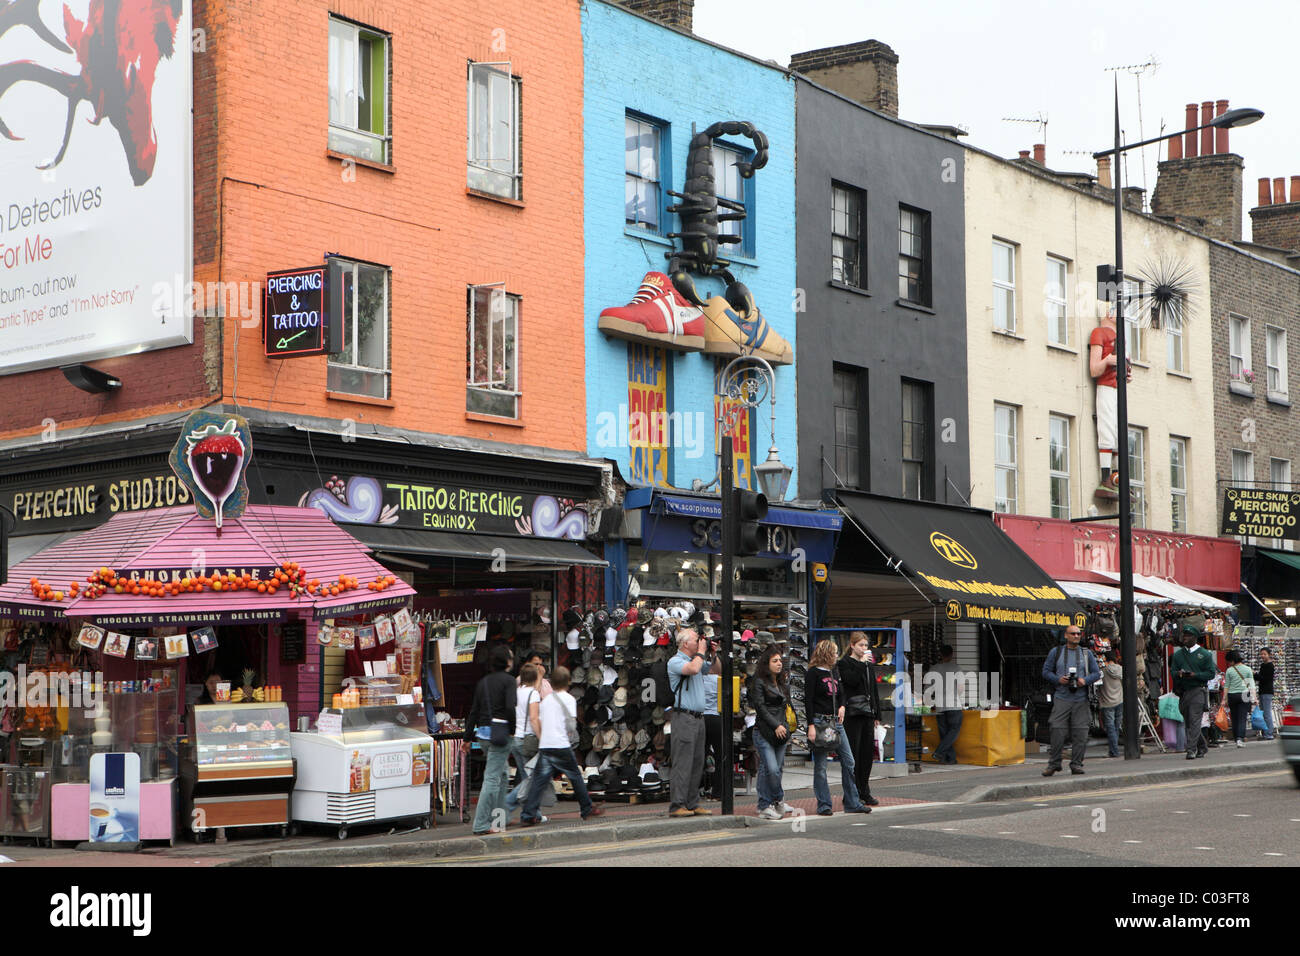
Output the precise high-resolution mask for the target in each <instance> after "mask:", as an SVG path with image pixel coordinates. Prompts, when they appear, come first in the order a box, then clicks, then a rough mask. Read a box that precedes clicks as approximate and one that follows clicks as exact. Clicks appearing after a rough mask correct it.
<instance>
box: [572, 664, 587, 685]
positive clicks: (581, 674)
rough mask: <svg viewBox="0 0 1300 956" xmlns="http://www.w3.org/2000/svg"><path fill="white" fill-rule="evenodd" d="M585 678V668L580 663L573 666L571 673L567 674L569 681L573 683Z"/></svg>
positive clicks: (580, 681) (579, 682) (578, 682)
mask: <svg viewBox="0 0 1300 956" xmlns="http://www.w3.org/2000/svg"><path fill="white" fill-rule="evenodd" d="M586 679H587V670H586V668H585V667H583V666H582V665H578V666H577V667H575V668H574V669H573V673H572V674H570V675H569V681H570V682H571V683H574V684H581V683H582V682H583V681H584V680H586Z"/></svg>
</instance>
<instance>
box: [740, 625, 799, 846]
mask: <svg viewBox="0 0 1300 956" xmlns="http://www.w3.org/2000/svg"><path fill="white" fill-rule="evenodd" d="M787 683H788V682H787V679H786V675H785V670H784V667H783V666H782V661H781V651H780V649H779V648H777V647H775V646H773V647H769V648H768V649H767V651H766V652H765V653H764V655H763V657H762V659H761V660H759V662H758V667H757V668H756V669H755V671H754V677H753V679H752V680H751V681H750V684H749V703H750V706H752V707H753V708H754V713H755V715H756V716H755V720H754V751H755V753H756V754H757V756H758V815H759V818H760V819H763V820H780V819H781V818H782V817H783V816H785V815H786V814H787V813H790V812H791V811H792V810H793V809H794V808H793V807H791V806H790V805H789V804H787V803H786V802H785V791H784V790H782V789H781V771H782V769H783V768H784V766H785V748H786V745H787V744H788V743H789V741H790V730H789V728H788V727H787V726H786V723H785V709H786V706H787V705H788V704H789V703H790V692H789V689H788V686H787Z"/></svg>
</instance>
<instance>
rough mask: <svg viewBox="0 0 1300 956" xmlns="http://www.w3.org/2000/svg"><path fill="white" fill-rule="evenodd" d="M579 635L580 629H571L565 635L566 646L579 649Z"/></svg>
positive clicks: (573, 649)
mask: <svg viewBox="0 0 1300 956" xmlns="http://www.w3.org/2000/svg"><path fill="white" fill-rule="evenodd" d="M578 637H579V632H578V629H577V628H576V627H575V628H573V629H572V630H571V631H569V633H568V634H565V635H564V646H565V647H567V648H568V649H569V650H571V651H576V650H577V649H578Z"/></svg>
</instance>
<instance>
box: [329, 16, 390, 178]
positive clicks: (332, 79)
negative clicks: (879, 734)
mask: <svg viewBox="0 0 1300 956" xmlns="http://www.w3.org/2000/svg"><path fill="white" fill-rule="evenodd" d="M388 49H389V47H388V37H387V36H385V35H384V34H382V33H376V32H375V31H373V30H367V29H366V28H365V27H362V26H358V25H357V24H355V23H349V22H348V21H347V20H340V19H338V18H337V17H330V36H329V74H330V76H329V83H330V127H329V148H330V149H332V150H334V151H335V152H339V153H347V154H348V155H349V156H357V157H359V158H361V159H369V160H372V161H374V162H376V163H387V162H388V161H389V155H388V147H389V143H390V137H389V135H388Z"/></svg>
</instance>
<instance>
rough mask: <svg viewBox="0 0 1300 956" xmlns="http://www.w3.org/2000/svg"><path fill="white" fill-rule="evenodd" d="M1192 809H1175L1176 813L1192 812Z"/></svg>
mask: <svg viewBox="0 0 1300 956" xmlns="http://www.w3.org/2000/svg"><path fill="white" fill-rule="evenodd" d="M1191 812H1192V811H1191V810H1175V811H1174V813H1191Z"/></svg>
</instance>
